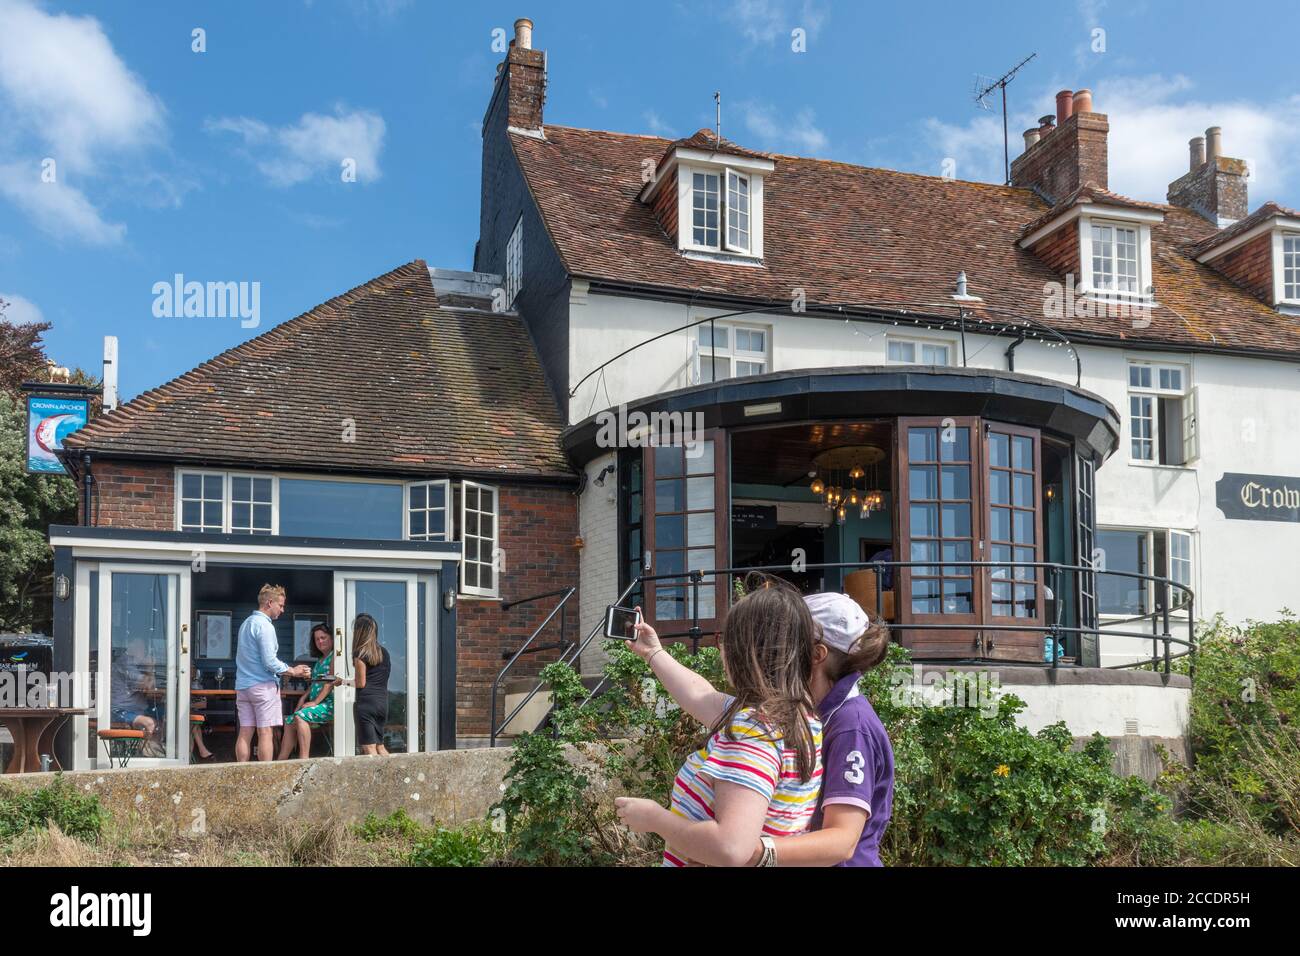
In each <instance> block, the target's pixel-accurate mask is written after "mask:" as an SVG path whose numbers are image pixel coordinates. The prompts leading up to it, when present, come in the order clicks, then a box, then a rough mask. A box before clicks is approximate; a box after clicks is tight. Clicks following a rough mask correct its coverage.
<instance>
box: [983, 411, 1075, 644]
mask: <svg viewBox="0 0 1300 956" xmlns="http://www.w3.org/2000/svg"><path fill="white" fill-rule="evenodd" d="M980 431H981V444H982V445H983V450H984V453H985V455H984V457H985V465H984V468H983V485H984V487H983V489H982V490H983V493H984V505H983V508H982V509H981V510H982V511H983V512H984V516H985V518H984V521H985V524H984V527H985V531H986V537H985V539H984V554H985V558H984V560H986V561H992V560H993V544H994V542H993V538H992V534H993V512H992V509H993V508H994V507H995V504H994V502H993V487H992V486H993V468H994V466H993V463H992V455H990V454H989V453H988V443H989V438H990V436H991V435H992V434H993V433H995V432H996V433H997V434H1000V435H1006V436H1008V443H1007V450H1008V456H1009V457H1008V462H1009V464H1008V465H1007V466H1006V467H1005V468H1003V466H1000V465H999V466H997V467H998V470H999V471H1002V470H1005V471H1007V472H1008V473H1009V474H1010V475H1011V483H1010V486H1009V489H1008V490H1009V493H1010V496H1011V501H1010V502H1009V503H1008V504H1006V505H1001V504H998V505H996V507H1006V508H1009V509H1010V510H1011V528H1010V531H1011V536H1012V539H1013V540H1012V541H1009V542H1001V543H1002V544H1009V545H1010V546H1011V549H1012V551H1011V560H1013V561H1014V560H1015V549H1016V548H1018V547H1020V548H1023V547H1024V545H1023V544H1016V543H1015V541H1014V538H1015V512H1016V511H1017V510H1020V511H1024V510H1025V508H1023V507H1022V506H1018V505H1016V504H1014V502H1015V475H1016V474H1024V473H1025V471H1024V469H1017V468H1016V467H1015V453H1014V451H1013V448H1014V441H1013V439H1015V438H1028V439H1029V440H1030V441H1032V442H1033V447H1034V451H1033V457H1034V460H1033V472H1032V475H1033V484H1034V492H1033V497H1034V501H1033V510H1034V557H1033V560H1034V561H1042V560H1043V438H1042V433H1041V432H1040V431H1039V430H1038V429H1036V428H1024V427H1022V426H1019V425H1007V424H1003V423H1002V422H992V421H985V422H983V423H982V427H981V429H980ZM982 570H983V571H984V574H983V575H982V577H983V584H982V585H981V587H980V592H981V594H982V596H983V597H984V601H985V612H984V615H983V621H984V623H985V624H989V625H996V624H1006V625H1020V626H1038V627H1042V626H1043V625H1044V623H1045V622H1046V620H1047V601H1046V598H1045V597H1044V593H1045V592H1044V591H1043V585H1044V584H1045V583H1046V582H1045V580H1044V578H1045V574H1044V573H1043V569H1042V568H1038V569H1036V570H1035V571H1034V574H1033V580H1032V583H1033V585H1034V594H1035V601H1034V614H1033V615H1031V616H1026V617H1017V616H1014V615H1011V616H1007V615H1000V614H994V613H993V581H994V577H993V571H994V569H993V568H992V567H986V568H983V569H982ZM1015 570H1016V569H1014V568H1013V569H1012V576H1011V578H1010V583H1011V594H1012V602H1013V603H1014V601H1015V588H1016V585H1017V584H1027V583H1031V582H1028V581H1020V580H1019V579H1017V578H1016V576H1015ZM999 580H1001V579H999ZM1064 584H1065V582H1059V583H1058V587H1064ZM1053 599H1054V600H1057V601H1059V600H1061V596H1060V595H1059V594H1055V595H1054V597H1053ZM981 644H982V645H983V656H985V657H990V658H994V659H1009V660H1026V661H1041V660H1042V659H1043V632H1041V631H1013V630H1008V631H985V632H984V633H983V635H982V639H981ZM999 652H1002V653H999Z"/></svg>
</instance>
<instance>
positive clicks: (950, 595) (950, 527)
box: [897, 418, 984, 657]
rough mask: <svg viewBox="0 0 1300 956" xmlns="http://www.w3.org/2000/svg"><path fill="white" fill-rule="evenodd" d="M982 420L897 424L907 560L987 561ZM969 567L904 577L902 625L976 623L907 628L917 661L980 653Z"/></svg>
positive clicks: (918, 570) (911, 570)
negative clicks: (981, 507)
mask: <svg viewBox="0 0 1300 956" xmlns="http://www.w3.org/2000/svg"><path fill="white" fill-rule="evenodd" d="M978 434H979V422H978V421H977V420H975V419H970V418H904V419H900V420H899V423H898V456H897V457H898V462H899V465H898V469H899V475H898V488H899V508H898V525H899V537H900V540H901V542H902V553H903V556H904V557H903V560H905V561H918V562H919V561H936V562H943V561H949V562H970V561H983V560H984V555H983V541H982V538H981V529H980V514H979V509H978V508H977V507H976V504H977V503H978V500H979V480H978V475H979V458H978V453H979V442H978V440H977V436H978ZM975 580H976V575H975V574H974V573H973V569H972V566H971V565H969V564H946V565H945V564H934V565H929V564H918V565H916V566H914V567H904V568H901V569H900V573H899V590H898V593H899V595H900V602H899V608H898V613H899V620H900V621H901V622H902V623H904V624H909V623H915V624H930V625H934V624H940V625H949V626H952V625H959V624H969V625H972V627H971V628H970V629H966V628H956V627H954V628H953V629H951V630H948V629H946V628H945V629H939V628H930V629H925V628H920V629H916V630H907V629H904V631H903V635H904V637H903V644H904V646H906V647H909V648H911V649H912V651H913V655H914V656H917V657H967V656H970V655H971V654H972V653H974V652H975V651H976V650H977V649H978V645H979V632H978V629H976V628H974V627H973V625H975V624H977V623H978V621H979V612H980V609H979V598H978V592H977V591H976V589H975V586H974V582H975Z"/></svg>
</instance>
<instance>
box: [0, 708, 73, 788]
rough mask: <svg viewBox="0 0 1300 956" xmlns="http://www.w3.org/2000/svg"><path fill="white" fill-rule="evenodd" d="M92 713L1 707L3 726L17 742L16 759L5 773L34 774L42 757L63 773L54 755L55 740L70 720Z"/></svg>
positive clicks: (12, 759) (11, 761)
mask: <svg viewBox="0 0 1300 956" xmlns="http://www.w3.org/2000/svg"><path fill="white" fill-rule="evenodd" d="M88 713H90V709H89V708H87V707H0V724H4V726H5V727H6V728H7V729H8V730H9V734H10V736H11V737H13V739H14V755H13V757H11V758H10V760H9V766H7V767H5V769H4V772H5V773H35V772H36V771H38V770H40V769H41V754H43V753H47V754H49V755H50V767H51V769H53V770H62V769H63V768H62V767H61V766H59V758H58V757H56V756H55V755H54V736H55V735H56V734H57V733H58V732H59V728H61V727H62V726H63V724H64V722H65V721H66V720H67V719H68V718H69V717H75V716H80V715H82V714H88Z"/></svg>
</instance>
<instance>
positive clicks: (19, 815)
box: [0, 774, 109, 845]
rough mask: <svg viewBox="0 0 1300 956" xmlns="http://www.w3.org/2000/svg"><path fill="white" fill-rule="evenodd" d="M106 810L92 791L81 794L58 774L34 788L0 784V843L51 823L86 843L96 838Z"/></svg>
mask: <svg viewBox="0 0 1300 956" xmlns="http://www.w3.org/2000/svg"><path fill="white" fill-rule="evenodd" d="M108 821H109V813H108V811H107V810H106V809H104V806H103V805H102V804H101V803H100V802H99V798H98V797H96V796H95V795H94V794H85V793H81V792H79V791H78V790H77V788H76V787H74V786H73V785H72V784H70V783H68V782H67V781H66V780H64V779H63V776H62V775H61V774H60V775H58V776H56V777H55V779H54V782H53V783H52V784H50V785H49V786H46V787H40V788H39V789H36V790H16V789H12V788H10V787H5V786H0V845H4V844H6V843H9V842H11V841H12V840H13V839H15V838H16V837H19V836H21V835H23V834H24V833H26V832H28V831H30V830H43V829H45V828H46V827H48V826H49V825H50V824H51V823H53V824H54V825H55V826H57V827H58V828H59V829H60V830H62V831H63V832H64V833H66V834H67V835H68V836H71V837H76V838H77V839H79V840H84V841H86V842H88V843H93V842H95V841H97V840H98V839H99V836H100V834H101V832H102V831H103V829H104V825H105V824H106V823H107V822H108Z"/></svg>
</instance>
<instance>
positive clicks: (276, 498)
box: [222, 471, 280, 535]
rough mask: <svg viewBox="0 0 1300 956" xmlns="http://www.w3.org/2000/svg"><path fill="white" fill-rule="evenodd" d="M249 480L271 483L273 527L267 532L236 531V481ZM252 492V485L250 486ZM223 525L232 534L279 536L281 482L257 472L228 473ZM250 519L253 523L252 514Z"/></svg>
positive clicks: (271, 476) (273, 476)
mask: <svg viewBox="0 0 1300 956" xmlns="http://www.w3.org/2000/svg"><path fill="white" fill-rule="evenodd" d="M236 478H248V479H250V481H255V480H257V479H261V480H263V481H269V482H270V483H271V527H270V528H268V529H267V530H266V531H262V530H261V529H258V530H256V531H244V530H240V531H236V530H235V479H236ZM249 490H250V492H251V490H252V485H251V484H250V485H249ZM222 510H223V514H224V518H223V522H222V523H223V525H224V530H225V531H226V532H227V533H230V534H266V535H270V534H278V533H279V530H280V482H279V480H278V479H277V478H276V476H275V475H259V474H257V473H256V472H241V471H231V472H227V473H226V494H225V503H224V505H223V508H222ZM249 519H250V522H251V519H252V514H251V513H250V515H249Z"/></svg>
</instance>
